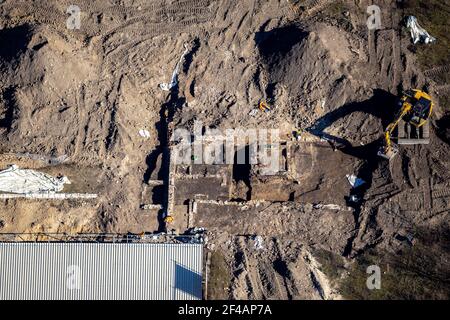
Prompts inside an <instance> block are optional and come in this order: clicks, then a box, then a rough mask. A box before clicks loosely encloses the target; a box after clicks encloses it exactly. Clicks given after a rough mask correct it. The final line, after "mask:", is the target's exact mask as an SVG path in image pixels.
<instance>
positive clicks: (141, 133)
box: [139, 129, 150, 138]
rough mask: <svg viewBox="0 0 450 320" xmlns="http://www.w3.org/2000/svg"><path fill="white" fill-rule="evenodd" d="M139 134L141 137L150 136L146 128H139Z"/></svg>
mask: <svg viewBox="0 0 450 320" xmlns="http://www.w3.org/2000/svg"><path fill="white" fill-rule="evenodd" d="M139 135H140V136H141V137H142V138H150V132H148V130H145V129H141V130H139Z"/></svg>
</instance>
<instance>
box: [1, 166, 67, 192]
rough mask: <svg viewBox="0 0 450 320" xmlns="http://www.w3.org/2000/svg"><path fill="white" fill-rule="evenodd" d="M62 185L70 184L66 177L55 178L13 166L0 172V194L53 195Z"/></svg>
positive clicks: (61, 188)
mask: <svg viewBox="0 0 450 320" xmlns="http://www.w3.org/2000/svg"><path fill="white" fill-rule="evenodd" d="M64 184H70V181H69V179H67V178H66V177H60V178H55V177H52V176H51V175H48V174H46V173H42V172H38V171H34V170H30V169H19V167H17V166H15V165H13V166H11V167H9V168H8V169H6V170H3V171H0V192H9V193H17V194H30V193H54V192H59V191H62V190H63V188H64Z"/></svg>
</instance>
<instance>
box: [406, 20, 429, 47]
mask: <svg viewBox="0 0 450 320" xmlns="http://www.w3.org/2000/svg"><path fill="white" fill-rule="evenodd" d="M406 26H407V27H408V28H409V30H410V31H411V38H412V39H413V42H414V44H416V43H417V42H419V41H420V42H423V43H430V42H433V41H436V38H433V37H432V36H430V34H429V33H428V32H427V31H426V30H425V29H424V28H422V27H421V26H420V25H419V23H418V22H417V18H416V17H414V16H409V17H408V19H407V21H406Z"/></svg>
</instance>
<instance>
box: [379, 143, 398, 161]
mask: <svg viewBox="0 0 450 320" xmlns="http://www.w3.org/2000/svg"><path fill="white" fill-rule="evenodd" d="M397 153H398V147H397V146H395V145H392V146H391V147H390V148H386V147H382V148H380V150H378V156H380V157H382V158H385V159H387V160H389V161H390V160H392V159H393V158H394V157H395V156H396V155H397Z"/></svg>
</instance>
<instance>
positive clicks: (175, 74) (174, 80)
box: [159, 44, 189, 91]
mask: <svg viewBox="0 0 450 320" xmlns="http://www.w3.org/2000/svg"><path fill="white" fill-rule="evenodd" d="M184 48H185V50H184V52H183V54H182V55H181V58H180V60H179V61H178V63H177V66H176V67H175V70H173V73H172V79H171V80H170V83H161V84H160V85H159V88H160V89H161V90H164V91H170V90H172V88H174V87H175V86H176V85H177V84H178V72H179V70H180V66H181V64H182V62H183V60H184V57H185V56H186V54H187V53H188V51H189V47H188V45H187V44H185V45H184Z"/></svg>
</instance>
